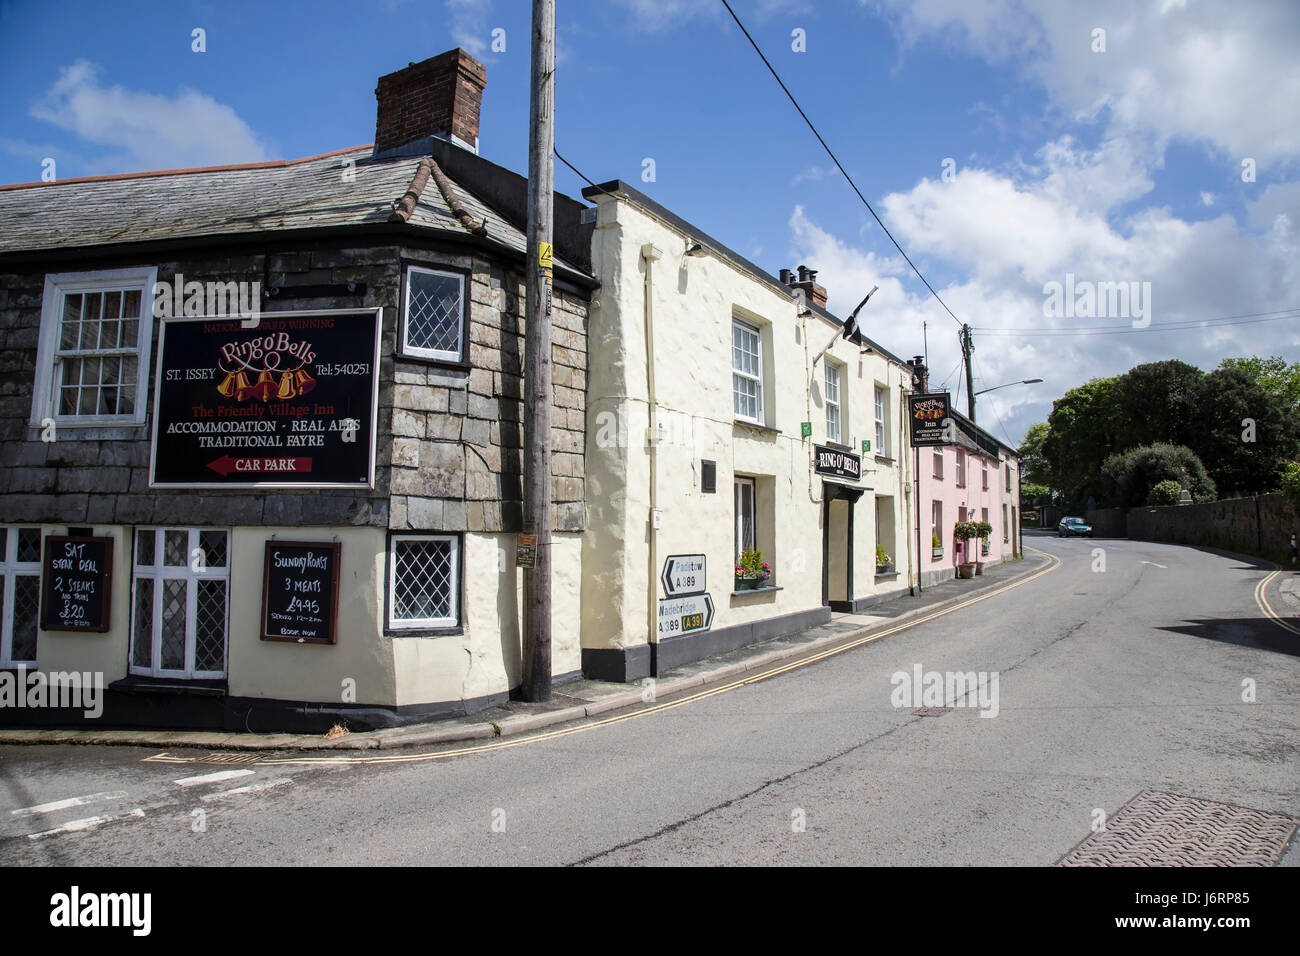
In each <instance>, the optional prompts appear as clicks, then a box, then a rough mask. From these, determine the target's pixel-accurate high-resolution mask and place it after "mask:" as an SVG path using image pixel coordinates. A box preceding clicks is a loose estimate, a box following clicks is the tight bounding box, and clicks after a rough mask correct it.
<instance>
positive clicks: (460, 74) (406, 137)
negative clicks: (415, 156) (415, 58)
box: [375, 48, 487, 156]
mask: <svg viewBox="0 0 1300 956" xmlns="http://www.w3.org/2000/svg"><path fill="white" fill-rule="evenodd" d="M485 86H487V71H486V70H485V69H484V68H483V64H482V63H480V62H479V61H478V60H476V59H474V58H473V57H472V56H470V55H469V54H468V53H466V52H465V51H464V50H461V49H459V48H458V49H455V50H448V51H447V52H446V53H441V54H439V55H438V56H435V57H430V58H429V59H427V60H423V61H421V62H419V63H412V64H410V65H409V66H408V67H407V68H406V69H404V70H398V71H397V72H396V73H389V74H388V75H387V76H381V77H380V78H379V85H378V86H377V87H376V88H375V99H376V100H378V101H379V109H378V112H377V113H376V117H375V155H376V156H378V155H380V154H381V153H389V152H392V151H394V150H399V149H402V147H413V146H416V145H418V144H422V143H424V142H425V141H426V140H428V139H430V138H431V137H434V136H436V137H438V138H439V139H445V140H450V141H451V142H453V143H456V144H458V145H460V146H463V147H465V148H466V149H469V150H472V151H473V152H475V153H477V152H478V114H479V107H480V106H481V105H482V102H483V88H484V87H485ZM410 151H411V152H412V153H415V152H428V150H427V149H418V148H413V149H411V150H410Z"/></svg>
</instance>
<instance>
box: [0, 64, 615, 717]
mask: <svg viewBox="0 0 1300 956" xmlns="http://www.w3.org/2000/svg"><path fill="white" fill-rule="evenodd" d="M485 85H486V75H485V72H484V68H483V66H482V64H481V63H479V62H478V61H476V60H475V59H473V58H472V57H470V56H469V55H467V54H465V53H464V52H463V51H459V50H453V51H450V52H448V53H445V54H442V55H441V56H437V57H434V58H432V59H429V60H426V61H424V62H421V63H417V64H412V65H411V66H409V67H407V68H406V69H403V70H399V71H398V72H396V73H392V74H389V75H387V76H383V77H381V78H380V79H379V82H378V88H377V89H376V91H375V93H376V98H377V100H378V115H377V122H376V130H375V142H374V144H373V145H371V146H364V147H356V148H352V149H345V150H340V151H338V152H334V153H328V154H325V155H321V156H315V157H311V158H308V159H300V160H294V161H290V162H266V163H255V164H248V165H240V166H224V167H214V168H205V169H186V170H167V171H163V172H157V173H143V174H130V175H122V176H105V177H93V178H86V179H70V180H66V181H61V182H51V183H32V184H24V185H17V186H6V187H0V219H3V221H4V222H5V229H4V231H3V233H2V234H0V329H2V330H3V336H2V340H3V345H2V346H0V363H3V369H4V378H3V392H2V393H0V573H2V574H3V581H2V587H3V590H2V592H0V617H2V619H3V628H2V630H0V669H4V670H9V671H13V672H21V671H23V670H26V671H32V670H36V669H39V670H40V671H43V672H53V671H60V672H71V671H77V672H98V673H102V674H103V677H104V680H105V683H106V684H107V692H106V702H105V710H104V714H103V717H102V718H101V719H100V721H99V725H100V726H131V725H154V726H165V725H171V726H188V727H199V728H227V729H232V730H240V731H244V730H251V731H286V730H287V731H295V730H298V731H313V732H315V731H324V730H327V729H328V728H329V727H330V726H331V725H332V724H333V723H334V722H335V721H344V722H346V724H347V726H348V727H350V728H351V729H354V730H355V729H366V728H373V727H378V726H386V725H392V724H395V723H401V722H405V721H410V720H416V719H422V718H427V717H429V716H432V715H441V714H455V713H466V712H473V711H475V710H478V709H482V708H484V707H486V706H489V705H491V704H494V703H499V702H502V701H504V700H506V699H507V697H508V695H509V693H510V691H511V689H512V688H514V687H516V686H517V685H518V683H519V680H520V669H521V668H520V650H519V645H520V589H521V581H522V572H520V571H518V570H517V569H516V566H515V549H516V541H517V535H518V533H519V532H520V531H521V521H522V505H521V500H522V488H521V484H522V481H521V472H522V459H521V445H522V428H523V413H522V407H521V397H522V356H523V353H524V349H523V315H524V283H525V279H524V263H525V233H524V230H525V227H526V196H527V182H526V180H525V179H524V178H522V177H520V176H518V175H516V174H514V173H511V172H509V171H507V170H505V169H503V168H501V167H498V166H495V165H493V164H491V163H489V162H487V161H486V160H484V159H481V158H480V157H479V156H478V155H477V147H478V131H479V108H480V102H481V98H482V93H483V90H484V87H485ZM582 208H583V204H581V203H578V202H576V201H574V200H572V199H569V198H567V197H564V196H561V195H558V194H557V195H556V197H555V235H554V240H555V255H554V266H553V276H554V295H553V303H552V309H553V312H552V316H551V322H552V342H553V349H552V359H553V362H554V383H555V387H554V393H553V399H554V400H553V409H552V412H551V420H552V427H553V432H552V444H553V448H554V455H553V465H552V474H553V479H552V487H553V498H554V502H555V504H554V508H553V516H552V525H553V527H554V528H555V534H554V543H553V548H554V555H553V561H554V571H553V575H554V591H553V594H554V646H553V665H554V672H555V675H556V677H557V679H563V678H564V677H565V676H566V675H576V674H577V673H578V672H579V671H580V668H581V666H582V655H581V646H580V634H579V621H580V619H581V611H580V607H579V601H580V594H581V576H582V574H581V566H582V560H583V554H582V551H583V545H582V537H581V536H582V533H583V531H584V529H585V528H586V522H587V517H586V486H585V464H584V456H585V451H586V442H585V392H584V385H585V375H586V370H587V336H586V324H587V313H588V307H589V302H590V298H591V294H592V290H593V288H595V285H596V283H595V281H594V279H593V277H592V274H591V267H590V247H591V243H590V233H591V226H590V225H584V224H583V223H581V222H580V215H581V211H582ZM77 719H78V713H74V712H71V711H70V712H66V713H65V712H59V711H48V710H46V711H40V710H30V709H28V710H14V709H7V710H0V721H3V722H4V723H8V724H13V723H16V722H24V721H26V722H35V723H45V724H60V723H75V722H77Z"/></svg>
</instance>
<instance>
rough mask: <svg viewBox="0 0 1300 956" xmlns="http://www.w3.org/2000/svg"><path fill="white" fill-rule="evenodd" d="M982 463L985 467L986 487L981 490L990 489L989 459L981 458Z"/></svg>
mask: <svg viewBox="0 0 1300 956" xmlns="http://www.w3.org/2000/svg"><path fill="white" fill-rule="evenodd" d="M980 465H981V466H982V468H983V470H984V487H983V488H981V489H980V490H981V491H988V490H989V463H988V460H987V459H985V458H981V459H980Z"/></svg>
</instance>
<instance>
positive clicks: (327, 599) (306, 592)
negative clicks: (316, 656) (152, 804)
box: [262, 541, 342, 644]
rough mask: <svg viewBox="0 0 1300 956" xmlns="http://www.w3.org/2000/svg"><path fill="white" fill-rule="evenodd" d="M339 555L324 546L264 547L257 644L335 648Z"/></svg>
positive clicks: (335, 549)
mask: <svg viewBox="0 0 1300 956" xmlns="http://www.w3.org/2000/svg"><path fill="white" fill-rule="evenodd" d="M341 552H342V547H341V546H340V545H339V544H338V543H337V542H330V541H324V542H302V541H268V542H266V567H265V570H264V572H263V574H262V640H264V641H291V642H293V643H295V644H334V643H336V640H337V633H336V628H337V625H338V606H339V555H340V554H341Z"/></svg>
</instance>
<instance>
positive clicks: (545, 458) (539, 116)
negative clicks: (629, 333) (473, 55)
mask: <svg viewBox="0 0 1300 956" xmlns="http://www.w3.org/2000/svg"><path fill="white" fill-rule="evenodd" d="M529 99H530V103H531V107H532V119H531V122H530V123H529V128H528V261H527V265H526V270H527V291H526V295H527V299H528V301H527V303H526V313H527V315H526V318H525V326H524V442H525V445H524V532H525V533H526V534H530V535H535V536H536V541H535V546H534V551H533V554H534V559H533V562H534V563H533V566H532V568H531V569H529V570H526V571H525V572H524V647H523V682H522V687H521V690H522V693H523V698H524V700H528V701H533V702H539V701H545V700H550V698H551V272H552V269H553V266H552V248H553V247H552V243H551V231H552V229H551V219H552V214H553V212H554V204H555V193H554V187H553V184H552V180H553V175H554V169H553V160H552V155H553V151H554V149H555V128H554V125H553V121H554V113H555V0H533V71H532V94H531V96H530V97H529Z"/></svg>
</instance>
